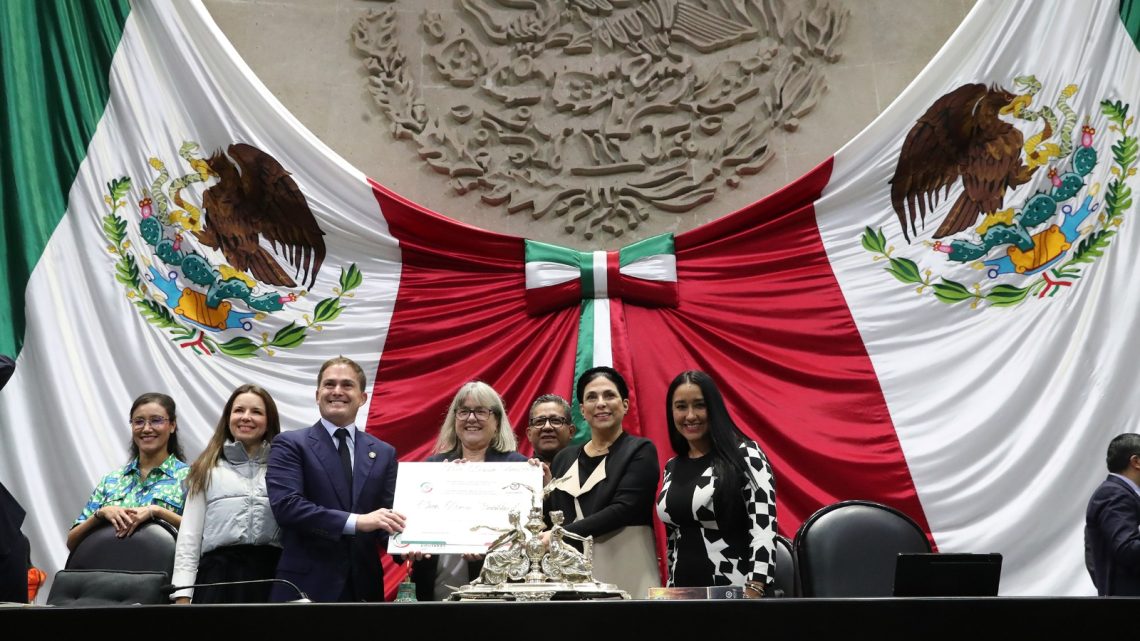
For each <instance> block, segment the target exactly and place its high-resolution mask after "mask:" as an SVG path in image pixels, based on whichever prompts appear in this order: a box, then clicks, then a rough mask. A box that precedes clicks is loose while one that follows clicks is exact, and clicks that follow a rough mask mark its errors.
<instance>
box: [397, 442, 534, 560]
mask: <svg viewBox="0 0 1140 641" xmlns="http://www.w3.org/2000/svg"><path fill="white" fill-rule="evenodd" d="M541 496H542V468H540V467H537V466H534V465H531V464H530V463H452V462H448V463H400V467H399V471H398V473H397V475H396V499H395V504H394V505H393V509H394V510H396V511H397V512H399V513H401V514H403V515H404V517H405V518H406V519H407V521H406V523H405V525H404V531H403V532H401V533H399V534H397V535H395V536H393V537H392V538H391V539H389V541H388V552H389V553H391V554H403V553H406V552H430V553H432V554H462V553H479V554H481V553H483V552H486V551H487V546H489V545H490V544H491V542H493V541H494V540H495V539H496V538H498V537H499V535H500V534H502V533H503V532H505V531H506V530H508V529H509V528H510V527H511V525H510V519H509V517H508V513H509V512H510V511H511V510H518V511H519V518H520V520H521V522H522V523H524V524H525V523H526V519H527V514H529V513H530V509H531V506H532V505H534V502H535V500H536V499H535V497H541ZM538 501H539V505H541V498H539V499H538ZM480 526H490V528H493V529H489V528H488V527H480Z"/></svg>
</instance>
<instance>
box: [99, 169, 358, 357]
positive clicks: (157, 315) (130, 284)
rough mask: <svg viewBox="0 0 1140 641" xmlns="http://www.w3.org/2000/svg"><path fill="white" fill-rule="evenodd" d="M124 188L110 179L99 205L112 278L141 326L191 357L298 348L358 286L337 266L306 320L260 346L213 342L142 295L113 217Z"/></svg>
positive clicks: (352, 273) (123, 233)
mask: <svg viewBox="0 0 1140 641" xmlns="http://www.w3.org/2000/svg"><path fill="white" fill-rule="evenodd" d="M130 189H131V179H130V178H129V177H126V176H124V177H121V178H116V179H114V180H112V181H111V182H109V183H107V194H106V195H104V196H103V201H104V202H105V203H106V204H107V206H108V207H110V208H111V210H110V212H109V213H108V214H107V215H106V216H104V217H103V234H104V235H105V236H106V237H107V240H109V241H110V243H111V244H110V245H109V246H108V247H107V250H108V251H109V252H110V253H112V254H114V255H117V256H118V257H119V259H118V260H117V261H116V262H115V280H117V281H119V283H121V284H122V285H123V286H124V287H125V288H126V290H127V298H128V299H130V301H131V303H133V304H134V306H135V307H137V308H138V309H139V312H141V313H142V316H143V318H144V319H146V321H147V322H149V323H150V324H151V325H154V326H155V327H157V328H159V329H162V330H166V331H167V332H168V333H169V334H170V340H172V341H174V342H177V343H179V346H180V347H190V348H191V349H193V350H194V352H195V353H197V354H206V355H212V354H213V353H215V352H221V353H223V354H226V355H228V356H232V357H234V358H251V357H253V356H255V355H257V352H259V351H264V352H265V353H266V354H267V355H269V356H273V354H274V348H276V349H293V348H295V347H298V346H300V345H301V344H302V343H304V342H305V339H306V338H307V337H308V334H309V330H310V329H315V330H317V331H321V330H322V329H324V328H323V326H322V325H321V323H329V322H332V321H334V320H336V319H337V317H339V316H340V314H341V312H343V311H344V310H345V305H344V303H343V302H342V298H345V297H348V298H351V297H353V294H352V291H353V290H355V289H356V288H358V287H360V285H361V283H363V282H364V276H363V274H361V272H360V270H359V269H358V268H357V266H356V264H355V263H353V264H352V265H350V266H349V267H348V269H345V268H344V267H341V270H340V286H339V287H334V288H333V293H334V294H335V296H333V297H331V298H326V299H324V300H322V301H321V302H319V303H317V306H316V307H315V308H314V309H313V316H312V318H310V317H309V315H308V314H305V315H304V321H305V322H304V323H303V324H298V323H297V322H296V321H291V322H290V323H289V324H288V325H286V326H285V327H282V328H281V329H279V330H277V331H276V332H275V333H274V334H273V337H272V338H270V336H269V333H268V332H263V333H262V335H261V341H260V342H257V341H254V340H252V339H250V338H249V337H247V336H238V337H235V338H232V339H230V340H228V341H226V342H224V343H219V342H217V341H216V340H215V339H213V338H211V337H210V336H208V335H207V334H206V333H205V332H204V331H203V330H201V329H198V328H195V327H192V326H189V325H187V324H185V323H183V322H181V321H179V320H178V318H177V317H175V316H174V314H172V313H171V312H170V310H169V309H168V308H167V307H166V306H165V305H163V304H162V303H159V302H158V301H156V300H154V299H152V298H150V297H149V296H148V294H147V287H146V284H145V283H143V280H142V277H141V275H140V271H139V265H138V260H137V259H136V258H135V255H134V253H133V252H132V251H131V241H130V240H129V239H128V238H127V220H126V219H125V218H123V217H122V216H119V215H118V213H117V212H118V211H119V209H121V208H123V207H125V206H126V204H127V201H126V196H127V194H128V193H129V192H130Z"/></svg>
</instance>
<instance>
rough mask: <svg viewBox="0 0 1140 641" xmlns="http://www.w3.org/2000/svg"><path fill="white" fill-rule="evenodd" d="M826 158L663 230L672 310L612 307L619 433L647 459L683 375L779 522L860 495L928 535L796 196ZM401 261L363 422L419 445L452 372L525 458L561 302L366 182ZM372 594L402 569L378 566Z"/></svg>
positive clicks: (472, 236) (557, 347)
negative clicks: (698, 223) (729, 429)
mask: <svg viewBox="0 0 1140 641" xmlns="http://www.w3.org/2000/svg"><path fill="white" fill-rule="evenodd" d="M830 174H831V162H830V160H829V161H827V162H825V163H823V164H822V165H820V166H819V167H817V168H816V169H815V170H813V171H811V172H809V173H808V174H807V175H805V176H804V177H803V178H801V179H800V180H798V181H796V182H795V183H792V184H791V185H789V186H788V187H786V188H784V189H783V190H781V191H780V192H777V193H775V194H773V195H771V196H769V197H768V198H766V199H764V200H762V201H759V202H757V203H755V204H754V205H751V206H749V207H746V208H744V209H742V210H740V211H737V212H735V213H733V214H731V215H729V216H726V217H724V218H722V219H720V220H717V221H714V222H712V223H710V224H707V225H704V226H702V227H699V228H697V229H694V230H692V231H690V232H687V233H684V234H681V235H680V236H677V238H676V251H677V272H678V281H679V286H680V301H681V302H680V305H679V306H678V307H676V308H645V307H639V306H636V305H630V304H623V303H621V302H620V301H619V302H615V304H614V305H613V308H612V323H613V347H614V365H615V367H617V368H618V369H619V370H620V371H622V372H623V374H626V375H627V376H628V379H629V383H630V385H631V388H632V391H633V393H632V397H633V398H632V404H631V408H630V413H629V415H627V418H626V421H627V424H628V425H627V427H628V429H629V431H630V432H632V433H634V434H641V435H644V436H648V437H649V438H652V439H653V440H654V442H655V443H656V444H657V448H658V452H659V453H660V455H661V463H662V464H664V463H665V461H666V460H668V459H669V458H670V457H671V456H672V455H673V454H672V449H671V446H670V444H669V438H668V435H667V433H666V430H667V427H666V422H665V414H664V412H665V408H666V405H665V398H664V396H665V392H666V388H667V386H668V384H669V381H670V380H672V378H673V377H674V376H676V375H677V374H678V373H680V372H681V371H683V370H685V369H702V370H704V371H706V372H708V373H709V374H711V375H712V376H713V377H714V378H715V379H716V380H717V381H718V383H719V386H720V388H721V391H722V392H723V393H724V395H725V400H726V401H727V403H728V406H729V409H730V411H731V412H732V414H733V416H734V418H735V419H736V421H737V423H738V425H740V426H741V428H742V429H744V430H745V432H746V433H747V434H749V436H751V437H752V438H754V439H755V440H756V441H757V442H759V443H760V444H761V446H762V447H763V448H764V450H765V452H766V453H767V454H768V456H769V458H770V459H771V462H772V466H773V468H774V472H775V475H776V479H777V500H778V518H779V524H780V531H781V532H782V533H783V534H785V535H788V536H791V535H793V534H795V531H796V529H797V528H798V527H799V525H800V523H801V522H802V521H803V520H804V519H806V518H807V517H808V516H809V515H810V514H811V513H812V512H814V511H815V510H816V509H818V508H820V507H822V506H824V505H828V504H830V503H833V502H835V501H838V500H843V499H849V498H861V499H869V500H874V501H880V502H882V503H886V504H888V505H891V506H894V507H896V508H898V509H900V510H902V511H904V512H906V513H907V514H908V515H910V516H911V517H912V518H914V519H915V520H916V521H918V523H919V524H920V525H921V526H922V527H923V529H924V530H926V531H927V532H929V526H928V525H927V523H926V518H925V515H924V514H923V511H922V507H921V505H920V504H919V501H918V496H917V494H916V492H915V489H914V484H913V482H912V480H911V478H910V473H909V470H908V469H907V465H906V461H905V459H904V457H903V454H902V450H901V447H900V446H899V442H898V439H897V437H896V436H895V432H894V426H893V425H892V423H891V419H890V415H889V412H888V410H887V407H886V402H885V400H884V399H883V396H882V392H881V389H880V387H879V384H878V381H877V379H876V377H875V372H874V369H873V367H872V365H871V361H870V359H869V358H868V356H867V353H866V350H865V349H864V347H863V343H862V340H861V339H860V337H859V332H858V329H857V328H856V326H855V323H854V320H853V319H852V318H851V314H850V312H849V311H848V309H847V305H846V302H845V301H844V299H843V295H842V292H841V291H840V289H839V285H838V283H837V282H836V280H835V276H834V274H833V272H832V270H831V266H830V263H829V262H828V260H827V254H826V252H825V251H824V247H823V243H822V240H821V239H820V236H819V231H818V228H817V226H816V222H815V215H814V210H813V208H812V203H813V202H814V201H815V200H816V199H817V198H818V197H819V195H820V193H821V192H822V190H823V188H824V186H825V185H826V184H827V180H828V178H829V177H830ZM373 187H374V192H375V194H376V198H377V200H378V201H379V203H380V209H381V211H382V213H383V215H384V218H385V220H386V221H387V223H388V226H389V229H390V231H391V233H392V235H393V236H395V237H396V239H397V240H398V241H399V242H400V247H401V250H402V258H403V267H402V273H401V276H400V288H399V293H398V296H397V300H396V305H395V310H394V312H393V316H392V321H391V326H390V328H389V331H388V337H387V341H386V343H385V345H384V348H383V354H382V357H381V360H380V366H379V369H378V371H377V374H376V381H375V384H374V386H373V390H372V395H373V400H372V405H371V407H370V410H369V421H368V431H369V432H370V433H372V434H374V435H376V436H377V437H379V438H381V439H383V440H385V441H387V442H389V443H391V444H392V445H393V446H395V447H396V451H397V452H399V454H400V460H404V461H419V460H422V459H423V458H424V457H426V456H427V455H428V454H429V453H430V452H431V448H432V446H433V445H434V442H435V439H436V436H437V434H438V431H439V426H440V423H441V422H442V420H443V416H444V414H445V412H446V409H447V404H448V402H449V401H450V400H451V398H452V396H453V395H454V393H455V390H456V389H457V388H458V387H459V386H460V385H462V384H463V383H465V382H467V381H470V380H475V379H478V380H482V381H485V382H487V383H488V384H490V385H491V386H492V387H494V388H495V389H496V390H497V391H498V392H499V393H500V394H501V395H502V396H503V399H504V402H505V403H506V406H507V410H508V416H509V418H510V420H511V424H512V425H513V426H514V427H515V433H516V435H517V436H518V437H519V440H520V448H519V449H520V450H521V451H523V452H529V451H530V444H529V443H528V442H527V441H526V435H525V421H526V417H527V411H528V409H529V403H530V402H531V400H533V399H534V398H535V397H537V396H538V395H540V394H544V393H549V392H553V393H557V394H561V395H563V396H565V397H567V398H569V397H570V395H571V394H572V391H573V390H572V388H573V380H572V379H573V372H574V354H575V348H576V345H577V329H578V307H577V306H571V307H567V308H564V309H561V310H556V311H553V312H550V313H548V314H544V315H540V316H529V315H528V314H527V311H526V296H525V288H526V282H525V272H524V244H523V239H521V238H515V237H511V236H505V235H502V234H495V233H492V232H488V231H485V230H481V229H477V228H474V227H470V226H468V225H464V224H462V223H459V222H456V221H453V220H450V219H448V218H445V217H443V216H440V215H439V214H436V213H434V212H431V211H428V210H426V209H424V208H422V207H419V206H417V205H415V204H413V203H411V202H409V201H407V200H405V199H403V198H401V197H400V196H397V195H396V194H394V193H392V192H390V191H388V190H387V189H385V188H383V187H381V186H380V185H378V184H375V183H373ZM386 563H387V564H388V566H389V567H387V568H386V571H385V575H386V577H387V584H388V593H389V598H391V596H392V595H393V594H394V593H395V589H396V585H397V583H398V582H399V581H400V580H401V579H402V578H403V576H404V572H403V570H402V569H398V568H394V567H391V563H390V561H386Z"/></svg>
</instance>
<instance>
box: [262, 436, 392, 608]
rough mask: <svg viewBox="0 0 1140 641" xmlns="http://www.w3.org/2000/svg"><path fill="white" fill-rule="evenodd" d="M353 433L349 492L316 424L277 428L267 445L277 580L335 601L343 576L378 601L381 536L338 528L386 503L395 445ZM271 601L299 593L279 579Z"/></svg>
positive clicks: (388, 502) (334, 455) (367, 598)
mask: <svg viewBox="0 0 1140 641" xmlns="http://www.w3.org/2000/svg"><path fill="white" fill-rule="evenodd" d="M355 438H356V445H355V447H354V449H353V451H354V454H355V459H354V461H353V469H352V488H351V489H350V488H349V487H348V484H347V483H346V482H345V479H344V472H343V470H342V468H341V464H340V456H339V454H338V453H337V450H336V445H335V444H334V443H333V440H332V439H331V438H329V434H328V432H327V431H325V428H324V426H323V425H322V424H321V423H320V422H319V421H318V422H317V423H316V424H315V425H313V426H312V427H309V428H308V429H302V430H296V431H292V432H282V433H281V434H280V435H278V436H277V438H275V439H273V447H272V448H271V449H270V450H269V469H268V471H267V473H266V476H265V485H266V488H267V489H268V491H269V504H270V506H271V507H272V508H273V516H274V517H275V518H276V519H277V524H278V525H280V526H281V542H282V544H283V546H284V549H283V550H282V552H281V560H280V561H279V562H278V564H277V578H279V579H287V580H289V581H292V582H293V583H296V584H297V585H298V586H299V587H300V588H301V590H303V591H304V592H305V593H307V594H308V595H309V597H310V598H311V599H313V600H314V601H339V600H340V598H341V596H342V594H344V591H345V587H346V582H348V581H353V585H354V587H355V592H356V596H357V597H359V598H360V599H362V600H365V601H383V600H384V570H383V568H382V567H381V565H380V544H381V543H383V542H384V541H385V540H386V537H387V533H386V532H384V531H383V530H380V531H377V532H368V533H357V534H356V535H355V536H344V535H343V534H342V532H343V530H344V524H345V523H346V522H347V521H348V516H349V514H366V513H368V512H372V511H374V510H378V509H380V508H382V507H386V508H390V507H392V499H393V497H394V495H395V493H396V465H397V463H396V450H395V449H394V448H393V447H392V446H391V445H389V444H387V443H385V442H384V441H381V440H380V439H378V438H376V437H374V436H371V435H369V434H367V433H365V432H363V431H361V430H357V431H356V437H355ZM270 598H271V599H272V600H274V601H290V600H293V599H295V598H297V597H296V594H295V593H294V592H293V591H292V590H290V589H289V588H288V587H287V586H284V585H280V584H278V585H274V586H273V591H272V594H271V596H270Z"/></svg>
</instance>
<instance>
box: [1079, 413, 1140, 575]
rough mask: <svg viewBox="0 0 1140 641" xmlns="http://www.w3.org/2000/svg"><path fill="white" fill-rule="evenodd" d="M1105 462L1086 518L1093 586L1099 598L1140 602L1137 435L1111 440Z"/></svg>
mask: <svg viewBox="0 0 1140 641" xmlns="http://www.w3.org/2000/svg"><path fill="white" fill-rule="evenodd" d="M1106 462H1107V464H1108V471H1109V472H1110V474H1109V475H1108V478H1106V479H1105V480H1104V482H1103V483H1101V484H1100V487H1098V488H1097V489H1096V491H1095V492H1093V495H1092V498H1091V499H1089V507H1088V510H1087V511H1086V512H1085V528H1086V529H1085V536H1086V545H1087V546H1088V548H1089V549H1090V551H1091V553H1092V554H1091V556H1092V574H1093V583H1095V584H1096V591H1097V593H1098V594H1100V595H1101V596H1140V434H1121V435H1120V436H1117V437H1116V438H1114V439H1112V442H1111V443H1109V444H1108V456H1107V457H1106Z"/></svg>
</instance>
